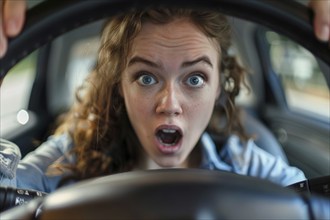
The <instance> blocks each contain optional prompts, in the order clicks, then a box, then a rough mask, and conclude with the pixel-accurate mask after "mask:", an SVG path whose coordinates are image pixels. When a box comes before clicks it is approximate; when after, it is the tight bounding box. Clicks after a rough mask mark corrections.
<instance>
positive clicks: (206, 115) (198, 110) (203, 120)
mask: <svg viewBox="0 0 330 220" xmlns="http://www.w3.org/2000/svg"><path fill="white" fill-rule="evenodd" d="M214 103H215V97H214V98H213V97H212V98H211V97H210V96H207V95H205V96H204V97H202V98H201V99H199V100H198V101H197V100H195V102H191V105H189V106H188V107H187V108H186V109H187V115H188V118H189V119H188V120H189V122H190V123H191V125H193V124H194V125H196V128H200V129H205V128H206V126H207V125H208V123H209V120H210V118H211V115H212V113H213V109H214Z"/></svg>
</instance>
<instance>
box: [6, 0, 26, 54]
mask: <svg viewBox="0 0 330 220" xmlns="http://www.w3.org/2000/svg"><path fill="white" fill-rule="evenodd" d="M25 11H26V0H0V58H1V57H3V56H4V55H5V53H6V51H7V42H8V38H9V37H15V36H16V35H17V34H19V33H20V32H21V30H22V27H23V23H24V20H25Z"/></svg>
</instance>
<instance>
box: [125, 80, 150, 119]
mask: <svg viewBox="0 0 330 220" xmlns="http://www.w3.org/2000/svg"><path fill="white" fill-rule="evenodd" d="M123 97H124V100H125V106H126V110H127V113H128V116H129V118H130V120H131V122H132V123H133V124H134V122H135V121H137V120H139V119H140V120H141V119H142V120H144V119H145V117H147V116H148V114H149V113H150V111H151V109H150V108H151V106H153V102H152V99H151V98H150V97H149V96H148V95H147V94H141V93H140V92H137V91H135V89H134V86H127V87H126V89H124V90H123Z"/></svg>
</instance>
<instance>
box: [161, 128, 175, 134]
mask: <svg viewBox="0 0 330 220" xmlns="http://www.w3.org/2000/svg"><path fill="white" fill-rule="evenodd" d="M162 132H164V133H170V134H173V133H175V132H176V130H174V129H162Z"/></svg>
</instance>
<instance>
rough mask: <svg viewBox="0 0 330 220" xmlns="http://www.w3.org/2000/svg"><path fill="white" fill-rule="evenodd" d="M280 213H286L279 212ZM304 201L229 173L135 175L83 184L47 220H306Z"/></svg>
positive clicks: (50, 206)
mask: <svg viewBox="0 0 330 220" xmlns="http://www.w3.org/2000/svg"><path fill="white" fill-rule="evenodd" d="M279 210H280V211H279ZM308 212H309V207H308V206H307V205H306V203H305V201H304V199H303V198H302V197H301V195H299V194H297V193H296V192H294V191H292V190H290V189H288V188H283V187H281V186H279V185H275V184H273V183H271V182H268V181H265V180H260V179H257V178H253V177H247V176H241V175H237V174H233V173H228V172H224V171H209V170H200V169H165V170H149V171H134V172H127V173H121V174H114V175H110V176H106V177H101V178H96V179H93V180H87V181H83V182H81V183H78V184H75V185H74V186H71V187H67V188H63V189H60V190H59V191H57V192H55V193H53V194H51V195H49V196H48V197H47V198H46V199H45V200H44V202H43V211H42V214H41V216H39V217H40V219H41V220H43V219H103V218H105V216H106V217H110V218H111V216H113V217H115V218H117V219H241V218H246V219H268V218H269V217H271V218H274V219H305V218H306V216H308V215H309V214H308Z"/></svg>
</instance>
